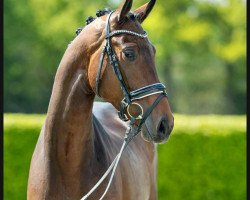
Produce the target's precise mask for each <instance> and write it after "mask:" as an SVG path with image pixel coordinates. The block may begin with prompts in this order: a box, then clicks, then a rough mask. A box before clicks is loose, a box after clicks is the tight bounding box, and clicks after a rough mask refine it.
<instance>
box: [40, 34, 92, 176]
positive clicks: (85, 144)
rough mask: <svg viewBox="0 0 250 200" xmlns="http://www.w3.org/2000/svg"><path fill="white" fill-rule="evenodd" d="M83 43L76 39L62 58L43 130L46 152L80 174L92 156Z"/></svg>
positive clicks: (64, 168) (66, 169) (67, 170)
mask: <svg viewBox="0 0 250 200" xmlns="http://www.w3.org/2000/svg"><path fill="white" fill-rule="evenodd" d="M79 40H83V41H79ZM84 42H85V41H84V36H83V37H81V38H80V37H79V38H75V40H74V41H73V42H72V43H71V44H70V45H69V46H68V48H67V50H66V52H65V54H64V56H63V58H62V60H61V63H60V65H59V67H58V70H57V72H56V76H55V81H54V85H53V90H52V95H51V99H50V103H49V108H48V113H47V118H46V122H45V129H44V130H45V140H44V142H45V153H46V155H47V156H48V158H49V160H55V161H56V162H52V163H56V165H60V166H59V167H60V168H61V171H62V173H66V174H68V175H69V176H71V175H72V174H74V175H77V174H79V173H80V170H83V169H84V166H83V165H85V166H86V167H87V166H88V164H89V163H90V162H91V159H92V158H93V156H94V153H93V152H94V151H93V148H94V141H93V140H94V131H93V124H92V107H93V101H94V96H95V95H94V93H93V92H92V91H91V90H90V89H89V88H90V87H89V85H88V77H87V74H88V73H87V70H88V69H87V66H88V62H89V58H88V57H87V56H86V55H87V54H86V51H87V50H86V49H84V45H83V44H84ZM85 46H87V45H85ZM78 172H79V173H78ZM72 178H73V177H72Z"/></svg>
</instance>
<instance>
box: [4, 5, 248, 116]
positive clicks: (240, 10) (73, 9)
mask: <svg viewBox="0 0 250 200" xmlns="http://www.w3.org/2000/svg"><path fill="white" fill-rule="evenodd" d="M120 2H121V1H120V0H109V1H108V0H107V1H103V0H102V1H101V0H95V1H93V2H92V1H86V0H76V1H68V0H60V1H59V0H43V1H42V0H19V1H14V0H8V1H5V3H4V111H5V112H46V111H47V106H48V102H49V98H50V94H51V90H52V84H53V81H54V76H55V71H56V68H57V66H58V64H59V62H60V59H61V57H62V55H63V53H64V51H65V49H66V47H67V45H68V43H69V42H70V41H71V40H72V39H73V38H74V37H75V30H76V28H78V27H80V26H84V24H85V19H86V17H87V16H89V15H94V14H95V11H96V10H98V9H102V8H104V7H111V8H113V9H114V8H116V7H117V5H118V4H119V3H120ZM144 3H146V1H144V0H137V1H134V5H133V8H137V7H138V6H140V5H142V4H144ZM245 8H246V2H245V1H244V0H223V1H219V0H179V1H175V0H168V1H162V0H157V2H156V6H155V8H154V9H153V11H152V13H151V14H150V17H149V18H148V19H147V20H146V21H145V22H144V24H143V27H144V28H145V29H146V30H147V32H148V34H149V38H150V40H152V43H153V44H155V46H156V49H157V54H156V61H157V66H158V67H157V70H158V72H159V76H160V79H161V81H163V82H165V83H166V84H167V89H168V93H169V100H170V103H171V106H172V110H173V111H174V112H180V113H191V114H197V113H200V114H202V113H222V114H227V113H231V114H233V113H235V114H239V113H245V109H246V101H245V100H246V76H245V73H246V37H245V36H246V33H245V31H246V9H245Z"/></svg>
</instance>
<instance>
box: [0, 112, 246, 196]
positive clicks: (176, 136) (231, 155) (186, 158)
mask: <svg viewBox="0 0 250 200" xmlns="http://www.w3.org/2000/svg"><path fill="white" fill-rule="evenodd" d="M44 119H45V115H25V114H5V115H4V199H13V200H14V199H18V200H22V199H26V190H27V179H28V172H29V164H30V160H31V156H32V153H33V150H34V147H35V144H36V141H37V138H38V135H39V132H40V129H41V126H42V124H43V122H44ZM158 195H159V200H163V199H170V200H178V199H192V200H196V199H197V200H200V199H205V200H209V199H216V200H222V199H223V200H224V199H226V200H235V199H237V200H243V199H246V116H218V115H213V116H212V115H211V116H186V115H178V114H176V115H175V128H174V131H173V133H172V135H171V137H170V139H169V141H167V143H166V144H164V145H163V144H160V145H158Z"/></svg>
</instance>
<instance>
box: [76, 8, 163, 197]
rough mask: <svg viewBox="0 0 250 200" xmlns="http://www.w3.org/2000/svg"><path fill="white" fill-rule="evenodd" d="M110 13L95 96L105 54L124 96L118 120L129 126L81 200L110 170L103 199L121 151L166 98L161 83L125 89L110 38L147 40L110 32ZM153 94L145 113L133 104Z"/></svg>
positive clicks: (133, 34) (117, 31)
mask: <svg viewBox="0 0 250 200" xmlns="http://www.w3.org/2000/svg"><path fill="white" fill-rule="evenodd" d="M112 13H113V12H111V13H109V15H108V17H107V21H106V37H105V39H106V44H105V46H104V47H103V50H102V54H101V57H100V62H99V67H98V72H97V76H96V94H97V95H98V96H100V95H99V85H100V75H101V71H102V66H103V60H104V56H105V54H106V53H107V55H108V57H109V60H110V63H111V65H112V67H113V70H114V72H115V75H116V77H117V78H118V80H119V83H120V86H121V90H122V92H123V96H124V98H123V99H122V101H121V105H120V110H119V111H118V115H119V117H120V119H122V120H123V121H128V120H129V118H130V125H129V127H128V129H127V130H126V133H125V137H124V142H123V145H122V147H121V150H120V152H119V153H118V155H117V156H116V157H115V159H114V160H113V162H112V163H111V165H110V167H109V168H108V169H107V171H106V172H105V174H104V175H103V176H102V177H101V179H100V180H99V181H98V182H97V183H96V185H95V186H94V187H93V188H92V189H91V190H90V191H89V192H88V193H87V194H86V195H85V196H84V197H83V198H81V200H86V199H87V198H88V197H89V196H90V195H91V194H92V193H93V192H94V191H95V190H96V189H97V188H98V187H99V185H100V184H101V183H102V182H103V180H104V179H105V178H106V177H107V176H108V174H109V173H110V172H111V170H112V173H111V176H110V179H109V182H108V185H107V187H106V189H105V191H104V193H103V194H102V196H101V198H100V200H102V199H103V198H104V196H105V195H106V193H107V191H108V189H109V187H110V185H111V182H112V179H113V177H114V173H115V170H116V168H117V165H118V162H119V160H120V158H121V155H122V152H123V150H124V149H125V148H126V147H127V145H128V144H129V142H130V141H131V140H132V139H133V138H134V137H135V136H136V135H137V134H138V133H139V132H140V131H141V127H142V125H143V124H144V122H145V121H146V119H147V118H148V116H149V115H150V114H151V112H152V111H153V109H154V108H155V107H156V106H157V104H158V103H159V102H160V101H161V99H162V98H163V97H166V96H167V93H166V87H165V86H164V85H163V84H162V83H154V84H151V85H147V86H144V87H141V88H139V89H136V90H133V91H131V92H129V90H128V88H127V87H126V84H125V82H124V79H123V77H122V73H121V71H120V67H119V63H118V60H117V58H116V54H115V51H114V49H113V48H112V42H111V38H112V37H114V36H117V35H121V34H127V35H132V36H136V37H140V38H142V39H144V38H147V33H146V32H145V31H144V33H143V34H140V33H136V32H133V31H129V30H116V31H113V32H110V22H109V21H110V17H111V15H112ZM154 94H159V96H158V97H157V98H156V100H155V101H154V103H153V104H152V105H151V106H150V107H149V108H148V109H147V110H146V112H144V111H143V108H142V106H141V105H140V104H139V103H137V102H135V101H136V100H140V99H143V98H145V97H148V96H152V95H154ZM130 106H137V107H138V108H139V109H140V114H139V115H138V116H133V115H132V114H131V113H130V109H129V108H130ZM136 120H140V123H139V125H137V126H136V125H135V121H136Z"/></svg>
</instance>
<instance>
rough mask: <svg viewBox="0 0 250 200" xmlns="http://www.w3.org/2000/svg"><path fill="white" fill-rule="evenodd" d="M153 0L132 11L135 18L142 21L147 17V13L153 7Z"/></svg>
mask: <svg viewBox="0 0 250 200" xmlns="http://www.w3.org/2000/svg"><path fill="white" fill-rule="evenodd" d="M155 1H156V0H150V2H148V3H146V4H144V5H143V6H141V7H139V8H137V9H136V10H135V11H134V14H135V15H136V18H137V19H138V21H139V22H140V23H142V22H143V21H144V20H145V19H146V18H147V16H148V15H149V13H150V12H151V10H152V9H153V7H154V5H155Z"/></svg>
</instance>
